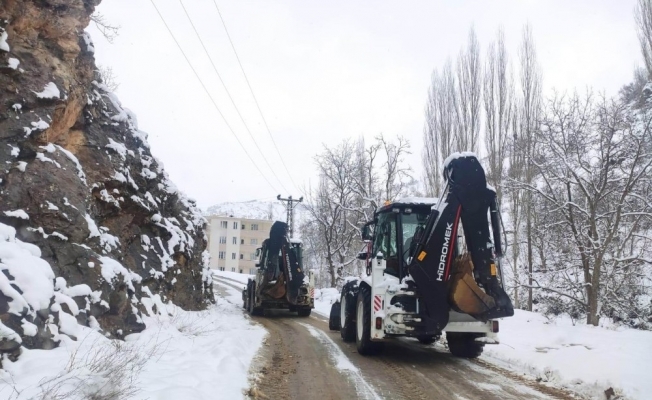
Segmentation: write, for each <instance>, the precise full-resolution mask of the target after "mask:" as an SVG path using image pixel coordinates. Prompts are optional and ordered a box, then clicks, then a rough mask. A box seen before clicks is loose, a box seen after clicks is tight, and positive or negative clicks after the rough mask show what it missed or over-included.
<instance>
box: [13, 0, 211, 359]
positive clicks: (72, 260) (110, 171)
mask: <svg viewBox="0 0 652 400" xmlns="http://www.w3.org/2000/svg"><path fill="white" fill-rule="evenodd" d="M97 4H99V0H39V1H36V0H0V165H2V167H1V168H0V270H1V271H2V274H0V352H8V353H12V354H14V355H16V354H17V353H18V349H19V347H20V345H23V346H26V347H29V348H49V347H53V346H56V344H57V341H58V339H57V338H58V335H59V334H61V333H63V334H67V335H69V336H74V335H75V327H76V326H77V324H76V323H75V321H76V322H77V323H78V324H82V325H86V326H90V327H92V328H94V329H102V330H103V331H104V332H105V333H106V334H107V335H108V336H111V337H117V338H122V337H124V336H125V335H127V334H129V333H133V332H138V331H141V330H142V329H144V324H143V321H142V318H141V317H142V314H143V313H148V314H151V313H156V312H157V311H158V310H157V309H156V307H155V306H153V304H155V303H156V301H153V299H155V298H156V297H157V296H160V300H162V301H164V302H167V301H172V302H173V303H175V304H177V305H178V306H180V307H182V308H185V309H190V310H198V309H202V308H204V307H205V306H206V303H207V301H210V299H212V291H211V281H210V279H211V278H210V273H209V269H208V262H207V259H206V257H207V253H206V252H205V248H206V239H205V234H204V227H205V220H204V219H203V217H202V216H201V214H200V212H199V210H198V209H197V208H196V206H195V204H194V202H193V201H192V200H189V199H187V198H186V197H185V196H184V195H183V194H182V193H180V192H179V191H178V190H177V189H176V188H175V186H174V184H172V182H170V181H169V179H168V177H167V175H166V173H165V171H164V170H163V167H162V165H161V164H160V163H159V162H157V160H156V159H155V158H154V157H153V156H152V154H151V152H150V150H149V146H148V144H147V141H146V139H147V135H146V134H145V133H144V132H142V131H140V130H138V124H137V121H136V117H135V116H134V115H133V113H131V112H130V111H129V110H128V109H126V108H124V107H122V106H121V104H120V101H119V100H118V99H117V97H116V96H115V95H114V94H112V93H110V92H109V91H108V89H107V88H106V86H104V85H103V84H102V82H101V78H100V76H99V75H98V73H97V72H96V66H95V63H94V57H93V52H94V48H93V44H92V41H91V39H90V36H89V35H88V34H87V33H85V32H84V28H85V27H86V26H87V25H88V23H89V21H90V15H91V14H92V12H93V11H94V8H95V6H96V5H97ZM35 282H36V283H35ZM35 288H37V289H38V290H36V289H35ZM155 300H157V301H158V300H159V298H156V299H155Z"/></svg>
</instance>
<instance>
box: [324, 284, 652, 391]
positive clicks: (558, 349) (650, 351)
mask: <svg viewBox="0 0 652 400" xmlns="http://www.w3.org/2000/svg"><path fill="white" fill-rule="evenodd" d="M335 299H339V293H338V292H337V290H336V289H332V288H331V289H321V290H317V291H316V292H315V310H314V311H315V312H317V313H319V314H321V315H323V316H325V317H328V316H329V314H330V309H331V304H332V302H333V301H335ZM499 338H500V344H498V345H486V346H485V351H484V354H483V355H482V359H484V360H485V361H489V362H491V363H494V364H496V365H499V366H501V367H503V368H506V369H509V370H513V371H516V372H519V373H524V374H526V375H528V376H530V377H534V378H535V379H537V380H540V381H542V382H545V383H548V384H550V385H553V386H557V387H560V386H561V387H566V388H568V389H570V390H572V391H574V392H577V393H580V394H583V395H586V396H588V397H590V398H593V399H600V400H602V399H604V398H605V394H604V392H605V390H607V389H609V388H613V390H614V391H615V394H616V395H620V396H622V397H621V398H625V399H632V400H643V399H649V398H652V379H650V376H651V375H650V374H651V371H652V332H650V331H640V330H635V329H628V328H622V327H593V326H587V325H586V324H583V323H576V324H575V325H573V323H572V321H571V320H570V319H567V318H557V319H554V320H549V319H547V318H546V317H544V316H542V315H540V314H536V313H531V312H527V311H521V310H516V315H515V316H514V317H511V318H504V319H502V320H501V322H500V333H499Z"/></svg>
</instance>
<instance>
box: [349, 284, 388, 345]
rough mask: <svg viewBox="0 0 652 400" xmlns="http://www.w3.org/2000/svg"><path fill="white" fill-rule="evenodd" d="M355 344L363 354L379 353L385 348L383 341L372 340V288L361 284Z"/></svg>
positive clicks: (357, 306) (357, 305)
mask: <svg viewBox="0 0 652 400" xmlns="http://www.w3.org/2000/svg"><path fill="white" fill-rule="evenodd" d="M356 310H357V312H356V324H355V326H356V329H355V344H356V347H357V348H358V353H359V354H362V355H363V356H367V355H372V354H378V353H379V352H380V351H381V350H382V349H383V343H382V342H372V341H371V289H370V288H369V287H368V286H361V287H360V291H359V292H358V301H357V304H356Z"/></svg>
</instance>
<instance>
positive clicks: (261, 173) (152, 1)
mask: <svg viewBox="0 0 652 400" xmlns="http://www.w3.org/2000/svg"><path fill="white" fill-rule="evenodd" d="M149 1H150V3H152V6H154V9H155V10H156V13H157V14H158V16H159V17H160V18H161V21H162V22H163V25H165V28H166V29H167V30H168V32H169V33H170V36H172V40H174V43H176V45H177V47H178V48H179V51H181V54H182V55H183V58H185V59H186V62H187V63H188V66H189V67H190V69H191V70H192V72H193V73H194V74H195V77H196V78H197V80H198V81H199V83H200V84H201V86H202V87H203V88H204V91H205V92H206V94H207V95H208V97H209V98H210V99H211V103H213V106H214V107H215V109H216V110H217V112H218V114H220V117H222V120H223V121H224V123H225V124H226V126H227V127H228V128H229V131H230V132H231V134H232V135H233V137H234V138H235V140H236V141H237V142H238V144H239V145H240V147H241V148H242V150H243V151H244V152H245V154H246V155H247V157H248V158H249V160H250V161H251V163H252V164H253V166H254V167H256V170H258V172H259V173H260V175H261V176H262V177H263V179H265V182H267V184H268V185H269V187H271V188H272V189H273V190H274V191H276V192H278V190H276V188H275V187H274V185H272V183H271V182H270V181H269V179H267V177H266V176H265V174H263V172H262V171H261V170H260V168H258V165H256V163H255V161H254V160H253V158H251V155H250V154H249V152H248V151H247V148H246V147H244V145H243V144H242V142H241V141H240V139H239V138H238V135H236V134H235V132H234V131H233V128H231V125H229V122H228V121H227V120H226V118H225V117H224V114H222V111H220V108H219V107H218V106H217V103H216V102H215V99H213V96H212V95H211V93H210V92H209V91H208V88H207V87H206V85H204V82H203V81H202V80H201V77H200V76H199V74H198V73H197V71H196V70H195V67H193V66H192V63H191V62H190V60H189V59H188V56H187V55H186V52H185V51H183V48H182V47H181V44H179V41H177V38H176V37H175V36H174V34H173V33H172V30H171V29H170V27H169V26H168V24H167V22H165V18H163V15H162V14H161V12H160V11H159V9H158V7H156V4H154V0H149Z"/></svg>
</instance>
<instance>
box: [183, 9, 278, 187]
mask: <svg viewBox="0 0 652 400" xmlns="http://www.w3.org/2000/svg"><path fill="white" fill-rule="evenodd" d="M179 4H181V8H183V12H184V14H186V17H187V18H188V22H190V26H192V29H193V31H195V36H197V39H199V43H201V47H202V48H203V49H204V53H206V56H207V57H208V60H209V61H210V63H211V66H212V67H213V71H215V74H216V75H217V77H218V79H219V80H220V83H221V84H222V87H223V88H224V91H225V92H226V95H227V96H228V97H229V100H231V104H233V108H235V112H236V113H237V114H238V117H240V121H242V124H243V125H244V127H245V129H246V130H247V133H249V137H250V138H251V140H253V142H254V145H255V146H256V148H257V149H258V151H259V152H260V155H261V156H262V157H263V160H264V161H265V164H267V166H268V167H269V170H270V171H271V173H272V175H274V177H275V178H276V180H277V181H278V183H279V184H280V185H281V187H282V188H283V190H285V191H287V189H286V188H285V186H284V185H283V182H281V180H280V179H279V177H278V175H276V173H275V172H274V169H273V168H272V166H271V165H270V163H269V161H267V157H265V153H264V152H263V151H262V150H261V149H260V147H259V146H258V142H256V139H255V138H254V135H253V134H252V133H251V130H250V129H249V126H248V125H247V123H246V122H245V120H244V117H243V116H242V114H241V113H240V109H239V108H238V106H237V105H236V104H235V101H234V100H233V97H232V96H231V92H229V89H228V88H227V87H226V84H225V83H224V80H223V79H222V75H221V74H220V73H219V71H218V70H217V66H215V62H213V57H211V55H210V53H209V52H208V49H207V48H206V45H205V44H204V41H203V40H202V38H201V35H200V34H199V31H198V30H197V28H196V27H195V23H194V22H193V21H192V18H191V17H190V14H189V13H188V10H187V9H186V6H185V5H184V4H183V1H182V0H179Z"/></svg>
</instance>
